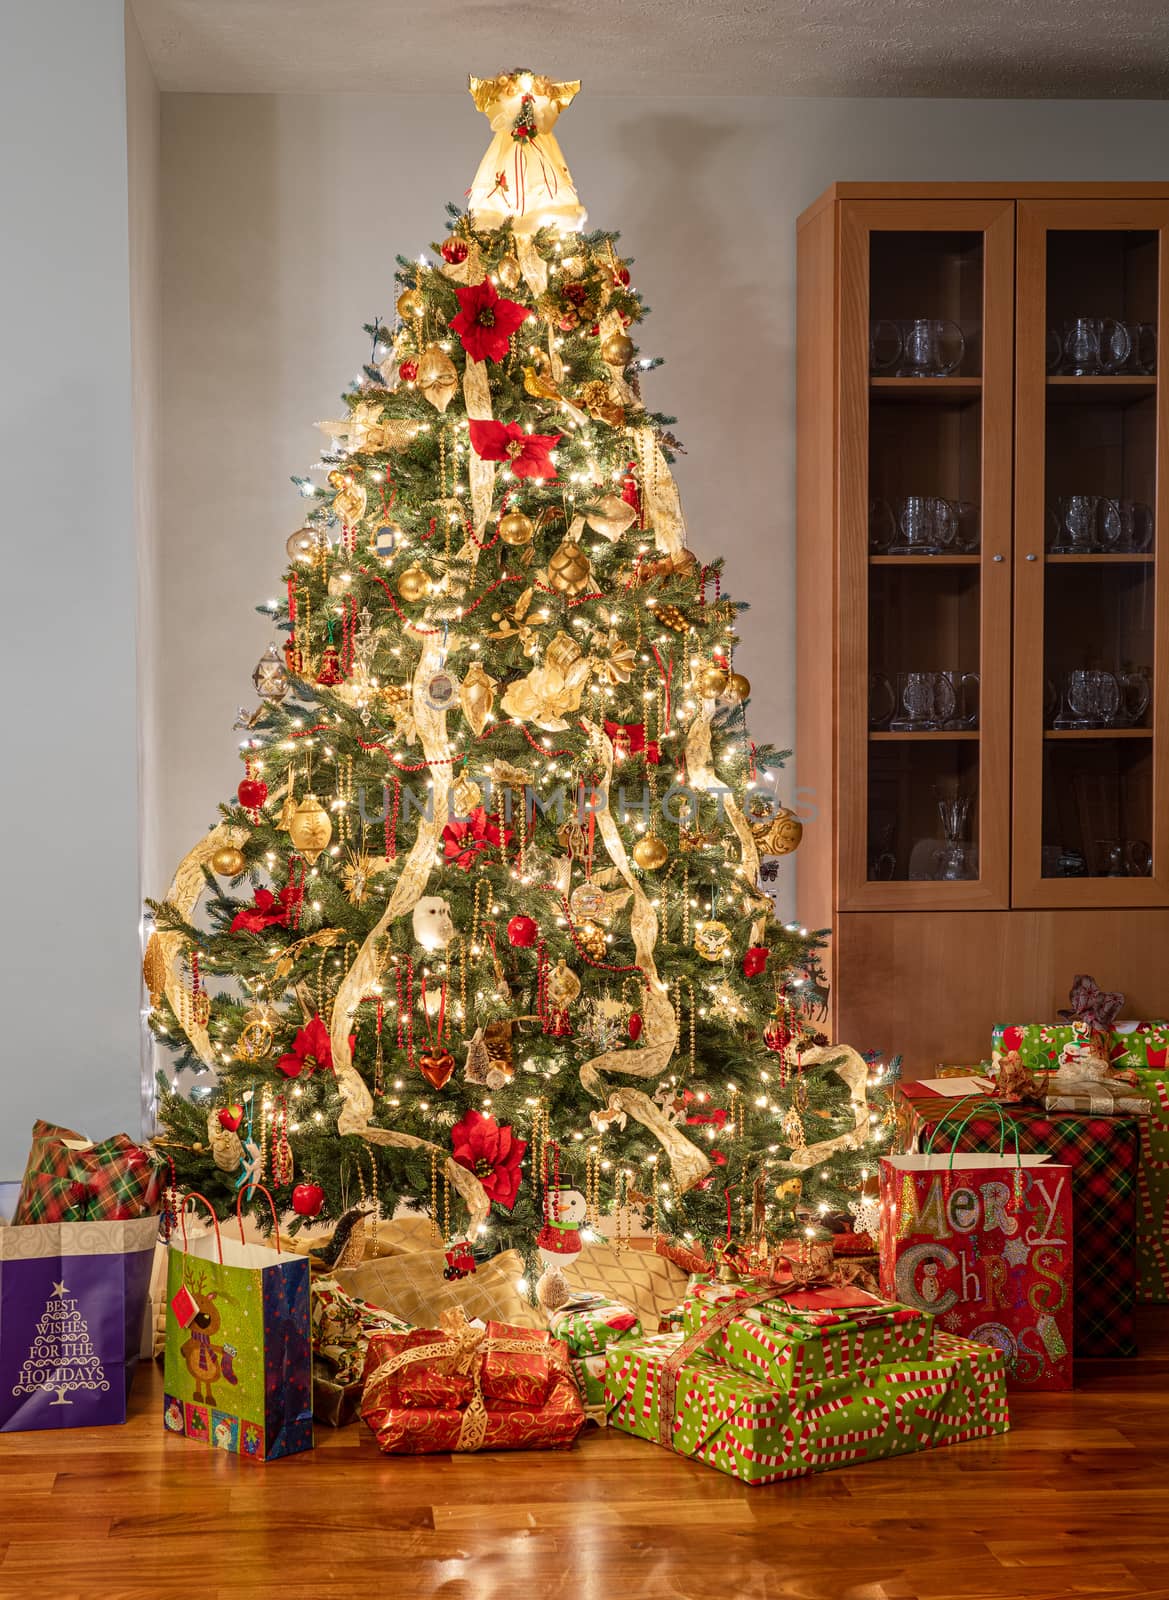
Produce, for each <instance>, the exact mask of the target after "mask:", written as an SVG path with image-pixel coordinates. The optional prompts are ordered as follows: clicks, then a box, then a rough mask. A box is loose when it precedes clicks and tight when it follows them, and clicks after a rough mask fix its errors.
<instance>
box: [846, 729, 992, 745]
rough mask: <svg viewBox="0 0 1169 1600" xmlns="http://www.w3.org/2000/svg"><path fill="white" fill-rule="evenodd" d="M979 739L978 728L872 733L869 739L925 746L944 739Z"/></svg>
mask: <svg viewBox="0 0 1169 1600" xmlns="http://www.w3.org/2000/svg"><path fill="white" fill-rule="evenodd" d="M977 738H978V729H977V728H955V729H952V730H951V729H946V728H930V729H927V730H925V731H923V732H921V733H888V732H886V733H880V732H872V733H870V734H869V739H870V741H871V742H872V743H873V744H925V743H927V742H934V741H941V740H943V739H963V740H967V741H969V740H974V739H977Z"/></svg>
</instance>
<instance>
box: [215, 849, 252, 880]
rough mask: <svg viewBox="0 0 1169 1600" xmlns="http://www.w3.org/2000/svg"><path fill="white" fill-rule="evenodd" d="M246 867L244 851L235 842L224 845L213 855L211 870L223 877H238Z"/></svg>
mask: <svg viewBox="0 0 1169 1600" xmlns="http://www.w3.org/2000/svg"><path fill="white" fill-rule="evenodd" d="M246 867H247V861H246V860H245V858H244V853H243V851H242V850H237V849H236V847H235V845H233V844H225V845H223V846H222V848H221V849H219V850H217V851H216V852H215V854H214V855H213V856H212V857H211V870H212V872H214V873H216V874H217V875H218V876H219V877H221V878H238V877H239V875H240V873H241V872H243V871H244V870H245V869H246Z"/></svg>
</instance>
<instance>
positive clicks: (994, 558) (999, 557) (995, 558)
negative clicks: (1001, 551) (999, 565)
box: [990, 556, 1003, 561]
mask: <svg viewBox="0 0 1169 1600" xmlns="http://www.w3.org/2000/svg"><path fill="white" fill-rule="evenodd" d="M990 559H991V560H992V561H1001V560H1002V559H1003V558H1002V556H991V558H990Z"/></svg>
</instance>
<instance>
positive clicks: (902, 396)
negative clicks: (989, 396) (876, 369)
mask: <svg viewBox="0 0 1169 1600" xmlns="http://www.w3.org/2000/svg"><path fill="white" fill-rule="evenodd" d="M869 392H870V394H871V395H872V397H873V399H874V400H896V401H907V402H909V403H910V404H916V405H920V404H922V403H929V402H938V401H942V402H943V403H945V402H952V401H959V402H961V403H969V402H970V401H972V400H979V399H981V397H982V379H981V378H870V379H869Z"/></svg>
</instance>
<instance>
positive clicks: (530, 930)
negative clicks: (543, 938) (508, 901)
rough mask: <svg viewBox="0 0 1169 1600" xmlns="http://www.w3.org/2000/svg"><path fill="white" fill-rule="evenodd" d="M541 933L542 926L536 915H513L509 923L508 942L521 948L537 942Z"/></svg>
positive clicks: (524, 948) (523, 948)
mask: <svg viewBox="0 0 1169 1600" xmlns="http://www.w3.org/2000/svg"><path fill="white" fill-rule="evenodd" d="M539 934H540V927H539V924H538V923H537V921H536V919H535V917H523V916H520V917H513V918H512V919H511V921H510V922H509V923H508V925H507V938H508V943H509V944H514V945H518V946H519V948H520V949H521V950H526V949H527V948H528V946H529V945H533V944H535V942H536V940H537V938H538V937H539Z"/></svg>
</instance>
